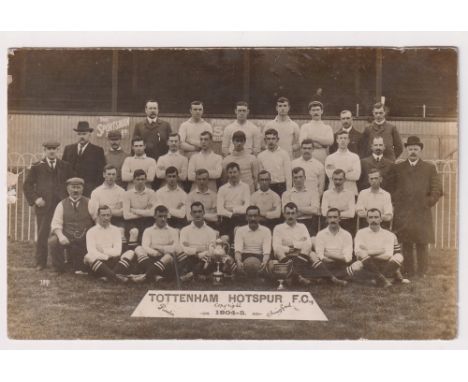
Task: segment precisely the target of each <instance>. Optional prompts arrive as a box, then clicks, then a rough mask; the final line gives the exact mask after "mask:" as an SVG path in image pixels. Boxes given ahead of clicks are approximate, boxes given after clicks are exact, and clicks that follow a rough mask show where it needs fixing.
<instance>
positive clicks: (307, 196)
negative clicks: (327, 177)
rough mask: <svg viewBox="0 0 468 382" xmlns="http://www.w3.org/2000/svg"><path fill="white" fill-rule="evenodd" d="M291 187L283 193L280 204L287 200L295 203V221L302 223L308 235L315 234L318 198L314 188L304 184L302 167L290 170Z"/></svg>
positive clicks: (316, 229)
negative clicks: (310, 188)
mask: <svg viewBox="0 0 468 382" xmlns="http://www.w3.org/2000/svg"><path fill="white" fill-rule="evenodd" d="M292 179H293V187H292V188H291V189H290V190H287V191H285V192H284V193H283V196H282V197H281V201H282V205H283V206H284V205H286V204H287V203H289V202H293V203H294V204H296V206H297V208H298V210H297V221H298V222H300V223H302V224H304V225H305V226H306V227H307V230H308V231H309V235H310V236H315V234H316V233H317V231H318V223H319V214H320V200H319V194H318V192H317V191H316V190H309V189H308V188H307V187H306V186H305V180H306V179H305V172H304V169H303V168H302V167H295V168H293V170H292Z"/></svg>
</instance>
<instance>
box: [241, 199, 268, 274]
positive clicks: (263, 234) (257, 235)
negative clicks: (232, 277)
mask: <svg viewBox="0 0 468 382" xmlns="http://www.w3.org/2000/svg"><path fill="white" fill-rule="evenodd" d="M246 217H247V225H245V226H242V227H238V228H237V230H236V234H235V238H234V258H235V261H236V265H237V271H238V272H239V273H241V274H242V273H244V261H246V260H247V259H248V258H250V257H254V258H256V259H258V260H259V262H260V266H259V268H258V274H259V275H267V263H268V261H269V260H270V255H271V232H270V230H269V229H268V228H267V227H265V226H262V225H260V209H259V208H258V207H256V206H249V207H247V211H246ZM249 276H252V275H249Z"/></svg>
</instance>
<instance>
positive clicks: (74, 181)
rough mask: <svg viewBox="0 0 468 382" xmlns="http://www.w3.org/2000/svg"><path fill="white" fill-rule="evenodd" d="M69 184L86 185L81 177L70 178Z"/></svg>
mask: <svg viewBox="0 0 468 382" xmlns="http://www.w3.org/2000/svg"><path fill="white" fill-rule="evenodd" d="M66 183H67V186H69V185H71V184H80V185H82V186H84V180H83V179H81V178H70V179H67V182H66Z"/></svg>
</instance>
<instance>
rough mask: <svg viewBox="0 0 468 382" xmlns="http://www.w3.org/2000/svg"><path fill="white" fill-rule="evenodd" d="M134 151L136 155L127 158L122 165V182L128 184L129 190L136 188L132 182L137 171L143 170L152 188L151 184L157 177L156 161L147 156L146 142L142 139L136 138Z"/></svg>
mask: <svg viewBox="0 0 468 382" xmlns="http://www.w3.org/2000/svg"><path fill="white" fill-rule="evenodd" d="M132 150H133V152H134V155H133V156H132V157H128V158H125V160H124V163H123V165H122V180H123V181H124V182H128V185H127V190H130V189H132V188H133V187H134V184H133V183H131V182H132V180H133V175H134V173H135V171H136V170H143V171H144V172H145V174H146V182H147V185H148V187H151V183H152V182H153V180H154V177H155V176H156V161H155V160H154V159H153V158H150V157H148V156H147V155H146V153H145V142H144V141H143V138H141V137H134V138H133V139H132Z"/></svg>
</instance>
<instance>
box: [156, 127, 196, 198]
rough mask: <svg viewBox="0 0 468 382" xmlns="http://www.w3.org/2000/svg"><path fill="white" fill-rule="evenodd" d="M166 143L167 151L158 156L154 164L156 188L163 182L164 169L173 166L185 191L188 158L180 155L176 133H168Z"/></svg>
mask: <svg viewBox="0 0 468 382" xmlns="http://www.w3.org/2000/svg"><path fill="white" fill-rule="evenodd" d="M167 145H168V146H169V151H168V152H167V154H164V155H162V156H160V157H159V159H158V162H157V164H156V178H157V179H158V188H159V187H160V186H162V185H163V184H164V181H165V179H166V169H167V168H168V167H171V166H173V167H175V168H176V169H177V171H178V173H179V180H180V181H181V184H182V185H183V188H184V190H185V191H187V190H188V188H187V186H186V185H187V171H188V159H187V157H185V156H184V155H182V154H181V153H180V151H179V149H180V136H179V134H177V133H171V134H169V138H168V139H167Z"/></svg>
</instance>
